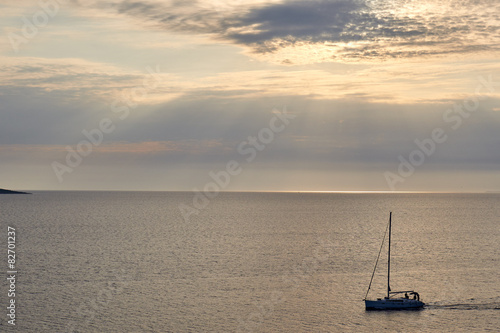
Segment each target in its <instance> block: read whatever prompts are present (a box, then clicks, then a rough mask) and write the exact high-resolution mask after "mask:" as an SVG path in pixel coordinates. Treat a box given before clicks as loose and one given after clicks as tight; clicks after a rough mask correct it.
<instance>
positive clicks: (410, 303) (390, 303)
mask: <svg viewBox="0 0 500 333" xmlns="http://www.w3.org/2000/svg"><path fill="white" fill-rule="evenodd" d="M424 305H425V304H424V303H423V302H421V301H417V300H415V299H407V298H390V299H387V298H384V299H379V300H376V301H370V300H365V307H366V310H414V309H420V308H422V307H423V306H424Z"/></svg>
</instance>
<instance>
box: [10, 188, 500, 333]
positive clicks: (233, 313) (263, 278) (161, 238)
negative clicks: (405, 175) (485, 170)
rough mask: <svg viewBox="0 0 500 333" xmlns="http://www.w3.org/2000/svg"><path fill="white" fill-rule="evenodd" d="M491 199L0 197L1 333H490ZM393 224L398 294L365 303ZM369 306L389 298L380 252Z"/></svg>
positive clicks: (498, 271)
mask: <svg viewBox="0 0 500 333" xmlns="http://www.w3.org/2000/svg"><path fill="white" fill-rule="evenodd" d="M499 201H500V194H422V193H418V194H401V193H391V194H385V193H379V194H361V193H356V194H349V193H221V194H219V195H218V196H217V197H216V198H213V199H210V201H209V202H208V204H207V205H206V207H205V208H204V209H201V210H200V211H199V213H198V215H194V214H193V215H191V216H190V219H189V220H185V219H183V217H182V215H181V212H180V210H179V205H180V204H184V205H189V206H192V205H193V194H192V193H188V192H36V193H35V194H33V195H2V196H0V216H1V217H0V221H1V226H0V227H1V230H0V244H1V249H0V253H3V255H2V259H1V260H2V261H3V262H2V264H1V267H2V270H3V271H4V274H3V275H4V276H5V275H7V270H8V267H7V227H8V226H11V227H14V228H15V232H16V243H15V246H16V247H15V251H16V263H15V269H16V271H17V273H16V281H15V289H16V291H15V292H16V296H15V305H16V312H15V315H16V317H15V319H16V320H15V323H16V325H15V326H12V325H10V324H9V323H8V322H7V321H8V320H9V318H8V316H7V313H8V311H9V310H8V309H7V306H8V305H9V303H8V302H9V301H10V299H13V298H12V297H8V289H9V286H10V285H9V283H8V281H7V280H6V279H5V278H4V282H2V284H1V294H0V301H1V309H2V310H0V314H1V326H0V331H2V332H14V331H16V332H380V331H387V332H487V331H491V332H498V330H499V328H500V311H499V310H500V261H499V259H500V205H499V203H500V202H499ZM390 211H392V212H393V233H392V240H393V247H392V261H391V268H392V275H391V287H392V289H393V290H409V289H414V290H416V291H418V292H419V293H420V295H421V297H422V298H423V301H424V302H426V303H427V306H426V307H425V308H424V309H423V310H421V311H396V312H380V311H376V312H366V311H365V309H364V302H363V301H362V300H363V298H364V296H365V292H366V289H367V287H368V283H369V281H370V276H371V274H372V269H373V266H374V263H375V259H376V257H377V254H378V251H379V247H380V244H381V241H382V237H383V234H384V231H385V228H386V225H387V222H388V217H389V212H390ZM379 268H380V269H379V270H378V271H377V274H376V275H375V278H374V282H373V286H372V290H371V291H370V294H369V296H370V297H381V296H383V295H384V293H385V288H386V276H385V269H386V257H385V252H383V253H382V258H381V262H380V267H379Z"/></svg>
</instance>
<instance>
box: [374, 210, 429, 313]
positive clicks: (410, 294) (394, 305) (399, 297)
mask: <svg viewBox="0 0 500 333" xmlns="http://www.w3.org/2000/svg"><path fill="white" fill-rule="evenodd" d="M391 222H392V212H390V213H389V225H388V227H387V228H388V230H389V233H388V234H389V246H388V250H387V295H386V296H385V297H384V298H377V299H376V300H368V299H367V297H368V292H369V291H370V287H371V285H372V281H373V276H374V275H375V270H376V269H377V263H378V259H379V258H380V253H381V252H382V247H383V245H384V240H385V235H386V234H387V230H386V233H385V234H384V239H383V240H382V245H381V246H380V251H379V253H378V257H377V261H376V262H375V268H374V269H373V273H372V278H371V280H370V284H369V286H368V290H367V291H366V295H365V299H364V301H365V307H366V310H404V309H419V308H422V307H423V306H424V305H425V304H424V302H422V301H420V295H419V294H418V293H417V292H416V291H413V290H406V291H391V287H390V277H391Z"/></svg>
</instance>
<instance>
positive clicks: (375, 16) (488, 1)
mask: <svg viewBox="0 0 500 333" xmlns="http://www.w3.org/2000/svg"><path fill="white" fill-rule="evenodd" d="M100 6H101V7H102V6H103V5H100ZM106 7H107V8H108V9H113V10H114V11H115V13H117V14H119V15H127V16H129V17H132V18H135V19H137V20H138V21H140V22H143V24H145V25H149V26H154V27H160V28H162V29H165V30H167V31H173V32H182V33H188V34H206V35H210V36H212V37H213V38H215V39H218V40H226V41H230V42H232V43H235V44H237V45H241V46H244V47H247V48H249V49H250V50H252V52H253V53H254V55H257V56H259V55H268V58H269V55H277V57H276V58H277V59H274V60H275V61H277V60H278V59H279V62H282V63H285V64H286V63H292V61H291V60H290V59H288V58H287V57H286V56H285V55H284V53H286V52H284V50H287V49H288V50H290V49H291V51H289V53H295V54H297V53H302V56H301V57H299V59H295V62H293V63H307V62H322V61H332V60H333V61H344V62H345V61H384V60H388V59H408V58H409V59H414V58H420V57H435V56H441V57H442V56H449V55H457V56H463V55H467V54H477V53H486V52H495V51H498V49H499V46H498V45H499V41H500V34H499V31H500V4H499V3H497V2H496V1H493V0H477V1H472V0H471V1H468V0H448V1H435V0H421V1H416V0H415V1H413V0H395V1H390V2H388V1H385V0H291V1H279V2H276V1H267V2H264V1H261V2H258V3H257V4H255V3H252V2H239V3H236V4H235V5H233V6H232V7H231V6H229V7H227V6H226V7H224V9H223V10H217V8H216V6H211V7H210V6H206V4H204V2H202V1H194V0H193V1H167V2H156V1H147V2H146V1H140V0H137V1H131V0H124V1H114V2H111V3H108V4H107V5H106Z"/></svg>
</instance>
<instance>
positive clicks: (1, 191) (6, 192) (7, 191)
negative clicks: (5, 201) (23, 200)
mask: <svg viewBox="0 0 500 333" xmlns="http://www.w3.org/2000/svg"><path fill="white" fill-rule="evenodd" d="M0 194H31V193H28V192H18V191H11V190H4V189H3V188H0Z"/></svg>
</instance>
